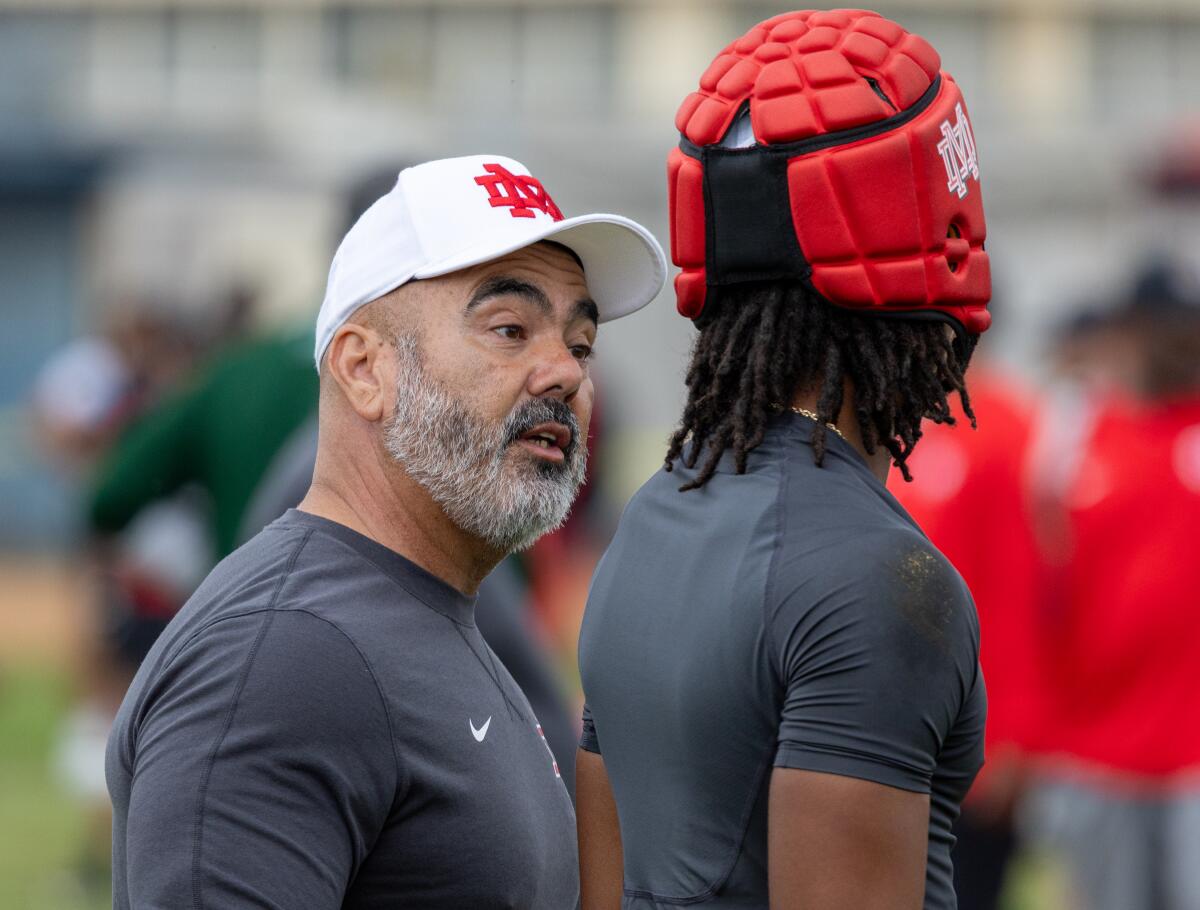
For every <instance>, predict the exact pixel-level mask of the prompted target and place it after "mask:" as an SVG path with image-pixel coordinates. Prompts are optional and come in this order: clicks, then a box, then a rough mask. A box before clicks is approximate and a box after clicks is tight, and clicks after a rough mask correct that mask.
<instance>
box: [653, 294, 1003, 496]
mask: <svg viewBox="0 0 1200 910" xmlns="http://www.w3.org/2000/svg"><path fill="white" fill-rule="evenodd" d="M713 296H715V295H714V290H713V289H710V290H709V301H708V303H707V305H706V306H705V311H704V313H703V314H702V316H701V318H700V320H698V327H699V329H700V334H699V337H698V338H697V339H696V343H695V346H694V348H693V349H692V359H691V364H690V366H689V367H688V372H687V387H688V399H687V404H686V405H685V406H684V409H683V416H682V418H681V419H680V423H679V428H678V429H677V430H676V431H675V432H674V433H673V434H672V436H671V441H670V446H669V448H668V450H667V457H666V469H667V470H668V471H669V470H671V468H672V466H673V465H674V463H675V461H676V459H679V460H681V461H682V462H683V463H684V464H685V465H686V466H687V467H689V468H694V467H695V466H696V463H697V461H698V460H699V459H700V457H701V455H702V454H703V455H704V462H703V464H702V465H701V467H700V470H699V472H698V473H697V474H696V476H695V478H694V479H692V480H690V481H689V482H688V483H686V484H684V485H683V486H681V487H680V488H679V489H680V490H681V491H684V490H693V489H697V488H699V487H702V486H704V484H705V483H707V482H708V480H709V479H710V478H711V477H712V476H713V473H714V472H715V471H716V468H717V464H718V462H720V460H721V456H722V455H723V454H724V452H725V450H726V449H733V455H734V462H735V465H736V469H737V473H739V474H744V473H745V472H746V459H747V456H748V455H749V453H750V452H751V451H752V450H753V449H754V448H755V447H756V446H758V445H759V443H761V442H762V440H763V436H764V435H765V433H766V429H767V422H768V420H770V418H771V417H772V416H774V415H775V414H778V413H779V412H780V411H783V410H786V409H787V408H788V407H789V406H790V404H791V402H792V399H793V397H794V395H795V394H796V392H797V391H798V390H803V389H816V390H818V399H817V418H818V419H817V426H816V429H815V431H814V432H813V437H812V447H813V459H814V461H815V462H816V463H817V464H818V465H820V464H822V463H823V461H824V457H825V444H826V437H827V430H826V424H832V423H835V422H836V421H837V418H838V415H839V414H840V413H841V410H842V404H843V397H844V395H843V388H844V386H843V380H844V379H849V380H850V382H851V383H852V384H853V387H854V411H855V416H857V418H858V424H859V427H860V429H861V432H862V440H863V445H864V446H865V447H866V449H867V451H868V452H869V453H874V452H875V451H876V450H877V448H878V447H879V446H883V447H884V448H885V449H887V451H888V452H889V453H890V454H891V457H892V461H893V462H894V463H895V465H896V467H897V468H899V469H900V472H901V474H902V475H903V476H904V479H905V480H906V481H907V480H912V475H911V474H910V473H909V470H908V465H907V463H906V462H907V460H908V456H909V455H910V454H911V453H912V450H913V446H915V445H916V444H917V440H918V439H920V438H921V421H922V420H924V419H929V420H932V421H934V422H935V423H946V424H953V423H954V422H955V421H954V417H953V416H952V414H951V412H950V402H949V396H950V395H951V394H952V393H953V392H957V393H958V395H959V399H960V400H961V402H962V408H963V412H964V413H965V414H966V415H967V417H968V419H969V420H970V421H971V426H972V427H974V426H975V414H974V412H973V411H972V410H971V400H970V397H969V395H968V394H967V387H966V384H965V381H964V374H965V372H966V369H967V363H968V362H969V360H970V357H971V353H972V352H973V351H974V348H975V343H976V342H977V341H978V338H979V336H978V335H967V336H966V337H965V338H962V339H956V338H951V337H949V333H947V332H946V330H945V328H946V327H945V324H944V323H942V322H940V321H926V320H916V319H895V318H880V317H878V316H876V317H871V316H867V315H861V314H858V313H855V312H853V311H851V310H848V309H845V308H842V307H837V306H834V305H833V304H831V303H829V302H828V301H827V300H825V299H824V298H823V297H821V296H820V295H818V294H816V293H815V292H814V291H813V290H812V289H810V288H809V287H807V286H806V285H804V284H800V283H792V282H755V283H746V284H739V285H734V286H732V287H729V288H725V289H722V290H721V291H720V292H719V296H717V299H716V300H713V299H712V298H713ZM689 440H690V445H687V446H686V451H685V444H687V443H688V442H689Z"/></svg>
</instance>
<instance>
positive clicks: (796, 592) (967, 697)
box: [771, 534, 983, 793]
mask: <svg viewBox="0 0 1200 910" xmlns="http://www.w3.org/2000/svg"><path fill="white" fill-rule="evenodd" d="M897 536H898V537H899V538H900V539H899V540H894V539H888V540H887V541H886V542H884V543H883V544H880V543H879V542H878V541H877V542H875V544H874V545H872V544H871V543H870V542H869V541H868V542H861V541H860V542H859V543H858V544H856V547H855V548H854V549H855V550H856V551H858V552H855V553H845V554H841V555H840V556H839V557H836V558H833V559H831V560H830V561H829V563H828V564H827V566H826V568H825V569H824V571H823V572H822V575H821V577H820V579H819V580H812V579H810V580H808V581H807V582H802V581H796V582H794V583H793V584H792V585H791V586H790V590H785V591H783V592H782V593H783V595H784V596H783V597H782V598H780V599H779V601H778V602H777V606H776V608H775V611H774V615H773V617H771V632H772V636H771V641H772V653H773V654H774V656H775V660H776V670H777V672H778V675H779V681H780V684H781V686H782V689H783V709H782V715H781V719H780V726H779V737H778V748H777V752H776V756H775V765H776V767H785V768H801V769H805V770H809V771H821V772H826V773H831V774H840V775H845V776H848V777H857V778H862V779H865V780H870V781H874V782H877V783H881V784H886V785H888V786H892V787H897V788H900V789H903V790H911V791H915V792H923V793H928V792H929V791H930V787H931V780H932V776H933V772H934V769H935V768H936V766H937V760H938V755H939V753H940V752H941V749H942V746H943V744H944V743H945V742H946V740H947V738H948V737H950V735H951V731H952V730H954V729H955V727H956V724H957V723H958V722H959V719H960V716H963V715H964V714H965V713H966V712H968V711H971V712H973V711H974V710H975V706H977V704H978V702H979V698H978V697H977V696H979V695H981V694H982V693H981V692H978V693H977V692H976V691H975V687H976V686H979V687H982V685H983V683H982V677H981V676H980V673H979V630H978V622H977V619H976V616H975V608H974V605H973V604H972V602H971V598H970V594H969V593H968V591H967V589H966V586H965V585H964V584H963V582H962V580H961V578H960V577H959V576H958V573H957V572H956V571H955V570H954V569H953V567H952V566H950V564H949V563H948V562H947V561H946V560H945V559H944V558H943V557H942V556H941V554H939V553H938V552H937V551H936V550H935V549H933V547H932V546H931V545H930V544H929V543H928V541H927V540H925V539H924V538H922V537H919V536H918V535H916V534H913V535H897ZM818 584H819V585H820V587H819V589H818V590H817V591H816V592H814V590H813V589H814V587H816V586H817V585H818ZM980 725H982V718H980ZM980 732H982V731H981V730H980Z"/></svg>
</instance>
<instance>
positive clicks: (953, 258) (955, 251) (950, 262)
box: [946, 221, 971, 273]
mask: <svg viewBox="0 0 1200 910" xmlns="http://www.w3.org/2000/svg"><path fill="white" fill-rule="evenodd" d="M970 252H971V245H970V244H969V243H968V242H967V241H966V240H964V239H963V232H962V228H960V227H959V226H958V222H956V221H951V222H950V227H948V228H947V229H946V267H947V268H948V269H950V271H951V273H954V272H957V271H958V266H959V263H961V262H962V261H963V260H964V259H966V258H967V255H968V254H969V253H970Z"/></svg>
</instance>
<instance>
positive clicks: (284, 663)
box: [126, 610, 398, 910]
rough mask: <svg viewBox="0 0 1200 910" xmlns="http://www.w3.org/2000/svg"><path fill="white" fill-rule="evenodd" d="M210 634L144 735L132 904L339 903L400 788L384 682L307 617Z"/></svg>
mask: <svg viewBox="0 0 1200 910" xmlns="http://www.w3.org/2000/svg"><path fill="white" fill-rule="evenodd" d="M202 636H203V637H202V638H201V639H200V640H199V641H198V642H196V643H193V644H191V645H189V646H188V647H187V649H185V651H184V652H183V654H182V655H181V656H180V657H179V658H177V659H175V660H174V661H173V662H172V664H171V666H170V667H168V669H167V670H166V672H165V673H164V676H163V683H162V685H161V687H160V688H159V691H158V692H156V693H155V695H154V697H153V699H152V703H151V704H150V705H149V706H148V707H147V708H146V710H145V712H144V715H143V717H142V719H141V721H140V722H139V724H138V727H137V730H136V733H135V740H136V742H135V747H134V760H133V768H132V772H133V782H132V789H131V793H130V802H129V812H128V823H127V828H126V851H127V878H128V890H129V899H130V903H131V904H132V905H133V906H138V907H183V906H192V905H193V904H195V905H196V906H212V907H243V906H255V907H260V906H261V907H266V906H270V907H301V906H303V907H311V908H314V910H316V908H330V910H334V908H337V907H340V906H342V903H343V900H344V897H345V891H346V888H347V887H348V885H349V883H350V882H351V881H352V880H353V877H354V874H355V872H356V871H357V869H358V866H359V864H360V863H361V862H362V860H363V858H364V857H365V856H366V854H367V852H368V850H369V847H370V845H371V844H372V843H373V842H374V840H375V838H376V837H377V836H378V832H379V831H380V830H381V829H382V827H383V825H384V823H385V822H386V819H387V815H388V813H389V812H390V811H391V807H392V805H393V802H394V801H395V798H396V793H397V787H398V781H397V777H398V769H397V763H396V753H395V751H394V745H393V741H392V736H391V733H390V726H389V723H388V719H387V712H386V708H385V706H384V703H383V700H382V696H381V694H380V692H379V689H378V687H377V686H376V684H375V681H374V677H373V676H372V675H371V673H370V670H369V668H368V667H367V665H366V663H365V662H364V660H363V658H362V656H361V654H360V653H359V651H358V649H357V648H356V647H355V646H354V644H353V643H352V642H351V641H350V640H349V639H348V638H347V637H346V636H345V635H344V634H342V632H341V631H340V630H338V629H337V628H336V627H335V626H332V625H331V624H329V623H328V622H326V621H325V620H323V619H320V618H318V617H316V616H314V615H312V614H308V613H304V612H300V611H291V610H281V611H264V612H261V613H255V614H250V615H248V616H243V617H237V618H232V619H229V620H225V621H222V622H220V623H217V624H215V625H214V626H213V627H212V628H211V629H210V630H206V631H205V632H204V633H202Z"/></svg>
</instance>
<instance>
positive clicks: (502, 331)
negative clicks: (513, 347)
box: [492, 325, 522, 341]
mask: <svg viewBox="0 0 1200 910" xmlns="http://www.w3.org/2000/svg"><path fill="white" fill-rule="evenodd" d="M492 331H493V332H495V333H496V334H497V335H499V336H500V337H501V338H506V339H508V340H509V341H517V340H519V339H520V337H521V334H522V332H521V327H520V326H519V325H502V326H497V327H496V328H494V329H492Z"/></svg>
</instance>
